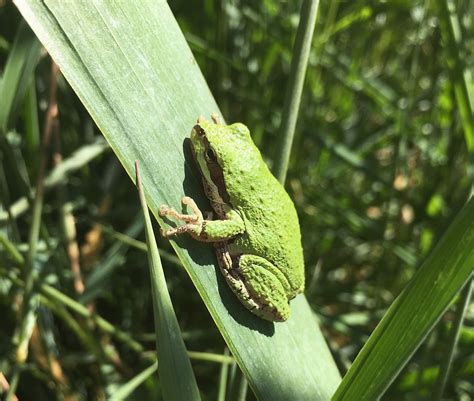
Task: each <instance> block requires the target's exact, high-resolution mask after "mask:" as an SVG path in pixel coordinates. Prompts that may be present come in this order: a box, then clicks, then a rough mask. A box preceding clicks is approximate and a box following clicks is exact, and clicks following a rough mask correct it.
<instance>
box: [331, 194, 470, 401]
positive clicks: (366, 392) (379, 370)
mask: <svg viewBox="0 0 474 401" xmlns="http://www.w3.org/2000/svg"><path fill="white" fill-rule="evenodd" d="M473 267H474V197H471V199H470V200H469V201H468V202H467V204H466V205H465V206H464V208H463V209H462V210H461V211H460V212H459V214H458V216H457V217H456V219H455V220H454V221H453V223H452V224H451V226H450V227H449V228H448V230H447V231H446V233H445V235H444V236H443V238H442V239H441V240H440V241H439V243H438V245H437V246H436V248H435V249H434V250H433V252H432V253H431V255H430V256H429V257H428V259H427V260H426V261H425V263H424V264H423V265H422V266H421V268H420V269H419V270H418V272H417V273H416V274H415V276H414V277H413V279H412V280H411V282H410V284H409V285H408V286H407V287H406V288H405V290H404V292H403V293H402V294H401V295H400V296H399V297H398V298H397V299H396V300H395V302H394V303H393V304H392V306H391V307H390V309H389V310H388V312H387V313H386V314H385V316H384V317H383V319H382V321H381V322H380V323H379V325H378V326H377V328H376V329H375V331H374V332H373V333H372V335H371V336H370V338H369V341H368V342H367V343H366V344H365V346H364V348H363V349H362V351H361V352H360V353H359V355H358V356H357V358H356V360H355V361H354V364H353V365H352V366H351V368H350V369H349V371H348V372H347V374H346V376H345V377H344V379H343V381H342V383H341V385H340V386H339V388H338V389H337V392H336V394H335V395H334V397H333V400H376V399H379V398H380V397H381V396H382V395H383V393H384V391H385V390H386V389H387V387H388V386H389V384H390V383H391V382H392V381H393V380H394V379H395V377H396V375H397V374H398V372H400V370H401V369H402V368H403V366H405V364H406V363H407V362H408V360H409V358H410V356H411V355H412V354H413V353H414V352H415V351H416V349H417V348H418V346H419V345H420V343H421V342H422V341H423V340H424V338H425V337H426V336H427V334H428V333H429V332H430V330H431V329H432V327H433V326H434V325H435V324H436V322H437V321H438V320H439V319H440V317H441V316H442V314H443V312H444V311H445V310H446V309H447V308H448V307H449V305H450V303H451V302H452V300H453V298H454V297H455V296H456V294H457V293H458V292H459V291H460V290H461V289H462V287H463V286H464V284H465V283H466V281H467V280H469V279H470V277H471V275H472V271H473Z"/></svg>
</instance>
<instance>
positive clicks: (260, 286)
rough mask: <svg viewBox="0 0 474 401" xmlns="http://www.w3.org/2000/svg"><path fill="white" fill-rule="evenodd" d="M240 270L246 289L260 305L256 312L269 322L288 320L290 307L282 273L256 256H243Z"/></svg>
mask: <svg viewBox="0 0 474 401" xmlns="http://www.w3.org/2000/svg"><path fill="white" fill-rule="evenodd" d="M239 269H240V271H241V274H242V276H243V279H244V283H245V287H246V288H247V290H248V291H249V293H250V294H251V295H252V297H251V298H253V299H254V300H255V301H256V303H257V305H258V307H257V309H256V310H255V311H254V312H255V313H256V314H258V315H260V316H262V317H263V318H265V319H269V320H277V321H282V320H286V319H288V317H289V315H290V307H289V305H288V297H287V296H286V292H285V288H284V284H286V283H285V281H286V279H285V278H284V276H283V275H282V273H281V272H280V271H279V270H278V269H277V268H276V267H275V266H273V265H272V264H271V263H270V262H269V261H267V260H266V259H264V258H261V257H260V256H255V255H242V256H241V257H240V261H239ZM280 276H282V277H280Z"/></svg>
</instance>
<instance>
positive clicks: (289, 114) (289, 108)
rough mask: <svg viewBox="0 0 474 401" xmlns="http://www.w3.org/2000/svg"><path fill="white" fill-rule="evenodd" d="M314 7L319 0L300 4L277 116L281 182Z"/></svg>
mask: <svg viewBox="0 0 474 401" xmlns="http://www.w3.org/2000/svg"><path fill="white" fill-rule="evenodd" d="M318 8H319V0H304V2H303V5H302V6H301V12H300V24H299V26H298V32H297V34H296V40H295V49H294V51H293V59H292V63H291V72H290V81H289V83H288V89H287V92H286V97H285V99H286V100H285V105H284V107H283V114H282V120H281V133H280V135H281V138H280V140H281V142H280V146H279V153H278V155H277V158H276V160H275V176H276V177H277V178H278V180H279V181H280V182H282V183H284V182H285V178H286V171H287V170H288V162H289V160H290V153H291V145H292V144H293V137H294V135H295V127H296V119H297V118H298V111H299V108H300V101H301V94H302V93H303V84H304V78H305V75H306V67H307V66H308V59H309V53H310V52H311V42H312V40H313V32H314V26H315V24H316V16H317V15H318Z"/></svg>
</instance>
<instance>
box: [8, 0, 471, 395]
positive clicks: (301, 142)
mask: <svg viewBox="0 0 474 401" xmlns="http://www.w3.org/2000/svg"><path fill="white" fill-rule="evenodd" d="M440 4H441V2H439V3H438V2H429V1H387V2H375V1H374V2H367V1H352V2H322V3H321V5H320V9H319V17H318V22H317V25H316V30H315V37H314V40H313V49H312V52H311V56H310V61H309V66H308V71H307V77H306V81H305V86H304V92H303V98H302V104H301V111H300V114H299V119H298V125H297V133H296V136H295V143H294V146H293V150H292V155H291V160H290V168H289V171H288V175H287V184H286V187H287V189H288V191H289V192H290V195H291V196H292V198H293V199H294V201H295V204H296V207H297V209H298V213H299V216H300V222H301V226H302V235H303V246H304V251H305V261H306V269H307V271H306V278H307V289H306V296H307V299H308V301H309V302H310V304H311V306H312V308H313V310H314V311H315V313H316V314H317V316H318V318H319V320H320V322H321V326H322V328H323V330H324V333H325V335H326V339H327V341H328V342H329V345H330V348H331V350H332V354H333V356H334V358H335V360H336V363H337V364H338V367H339V369H340V371H341V373H342V374H344V373H345V372H346V371H347V369H348V368H349V366H350V364H351V362H352V361H353V360H354V358H355V356H356V355H357V354H358V352H359V350H360V349H361V347H362V346H363V345H364V343H365V342H366V341H367V338H368V336H369V335H370V334H371V333H372V331H373V330H374V327H375V326H376V325H377V323H378V322H379V321H380V319H381V317H382V316H383V315H384V313H385V311H386V309H387V308H388V306H390V305H391V304H392V302H393V301H394V299H395V298H396V296H397V295H399V294H400V292H401V291H402V290H403V289H404V288H405V286H406V285H407V283H408V282H409V280H410V279H411V278H412V277H413V275H414V273H415V271H416V270H417V268H418V266H419V265H420V264H421V262H423V261H424V260H425V259H426V257H427V255H428V254H429V252H430V251H431V250H432V248H433V246H434V244H435V243H436V241H437V240H438V239H439V238H440V236H441V235H442V234H443V233H444V232H445V230H446V228H447V226H448V225H449V224H450V223H451V222H452V220H453V218H454V216H455V215H456V214H457V213H458V212H459V210H460V209H461V207H462V206H463V204H464V203H465V202H466V200H467V199H468V197H469V194H470V192H471V188H472V174H473V173H472V172H473V171H474V169H473V163H472V160H473V159H472V151H473V149H472V148H473V144H474V136H473V134H474V131H473V130H472V127H473V125H472V112H471V105H470V103H469V100H470V95H471V93H472V90H473V86H472V81H471V76H470V72H471V71H472V67H473V65H472V63H473V61H472V60H473V59H472V48H473V45H474V43H473V35H474V29H473V27H472V23H473V22H472V19H471V18H472V17H471V16H472V11H473V9H472V2H470V1H461V2H458V4H457V8H456V10H455V13H453V14H451V15H449V14H448V13H449V10H448V8H444V7H441V6H440ZM446 4H450V3H449V2H448V3H446ZM170 7H171V8H172V10H173V12H174V15H175V17H176V18H177V19H178V22H179V24H180V27H181V29H182V30H183V32H184V34H185V36H186V39H187V40H188V43H189V45H190V46H191V48H192V50H193V53H194V55H195V57H196V59H197V62H198V64H199V67H200V68H201V70H202V72H203V75H204V76H205V78H206V80H207V82H208V85H209V87H210V89H211V91H212V93H213V95H214V96H215V98H216V101H217V104H218V105H219V107H220V108H221V111H222V113H223V115H224V116H225V117H226V120H227V121H229V122H232V121H242V122H245V123H246V124H247V125H248V126H249V127H250V128H251V131H252V135H253V138H254V140H255V142H256V143H257V145H258V146H259V148H260V149H261V151H262V153H263V154H264V156H265V158H266V160H267V162H268V164H269V165H270V166H272V162H273V160H275V158H276V155H277V152H278V142H279V140H278V139H279V137H278V136H279V129H280V125H281V114H282V107H283V104H284V101H285V89H286V84H287V81H288V75H289V70H290V64H291V57H292V49H293V43H294V38H295V32H296V28H297V25H298V19H299V11H300V3H299V2H280V1H271V0H267V1H262V2H253V1H245V0H234V1H223V0H221V1H202V2H200V3H199V4H196V5H194V6H193V7H192V8H191V7H190V6H189V3H188V2H186V1H174V2H170ZM447 22H449V25H446V23H447ZM450 27H454V28H457V29H454V31H453V32H452V35H451V36H450V35H449V29H451V28H450ZM15 38H17V39H16V40H17V42H16V43H18V42H20V43H23V49H24V53H21V50H20V51H19V52H18V53H17V54H19V56H18V57H19V59H18V60H19V61H18V63H19V64H18V65H21V66H22V68H21V69H20V68H18V69H17V70H16V71H17V72H18V73H21V74H23V75H22V77H23V78H22V79H23V80H22V82H23V84H22V87H21V88H20V89H21V90H19V91H18V92H15V93H14V94H13V95H12V96H13V99H12V100H11V101H10V100H9V101H8V104H11V105H12V106H11V107H9V108H8V110H7V109H6V107H5V105H6V104H7V101H6V100H7V95H6V94H7V93H8V82H9V81H10V80H11V81H14V78H12V77H11V75H10V76H8V75H7V74H6V73H5V68H3V72H4V73H3V74H2V75H3V76H2V84H1V85H0V88H1V89H2V92H0V123H1V124H2V130H3V131H2V132H1V141H2V142H1V147H2V148H1V149H2V153H1V157H2V158H1V162H2V174H1V176H0V181H1V186H0V188H1V201H2V205H1V206H2V210H1V216H0V235H1V238H2V245H0V269H1V270H0V273H1V279H0V316H2V319H1V321H0V330H1V333H2V336H1V338H0V372H2V374H3V375H4V376H2V379H3V378H5V379H8V380H10V378H11V377H12V375H13V376H14V372H15V369H16V365H15V363H14V360H15V357H17V356H18V355H17V354H15V353H17V352H18V348H15V347H14V345H13V342H12V339H13V338H14V335H15V328H16V327H17V326H18V325H19V324H20V323H22V324H23V322H26V323H24V324H28V320H21V319H20V318H19V308H20V307H19V305H20V304H21V302H22V300H21V299H22V296H23V288H24V286H25V285H26V286H28V283H26V284H25V283H24V282H22V281H21V278H20V277H19V276H18V275H17V274H16V273H15V270H14V269H11V268H10V267H9V266H10V265H11V264H12V263H13V262H15V263H20V262H22V261H23V262H25V261H26V263H30V265H31V266H30V268H31V269H32V270H33V271H34V270H35V269H40V268H42V270H43V272H44V273H43V276H42V283H43V284H42V287H41V291H40V294H41V295H40V298H37V297H32V299H31V300H30V301H31V302H33V303H34V302H37V303H40V305H41V306H40V307H39V309H38V319H37V321H36V325H35V328H34V330H33V335H32V337H31V341H30V343H29V348H30V355H29V357H28V360H27V363H26V364H25V365H24V366H23V367H22V372H21V375H20V376H19V377H20V385H19V387H18V390H17V392H16V394H17V395H18V397H19V399H20V400H21V399H33V397H34V399H38V400H41V399H79V398H87V399H104V398H105V397H107V396H110V395H111V394H114V393H116V391H117V389H119V388H121V385H122V384H123V383H125V382H126V381H128V380H130V379H132V378H133V377H135V376H136V375H138V374H139V373H140V372H141V371H142V370H144V369H146V368H147V367H149V366H150V364H151V363H152V361H153V356H154V353H153V349H154V341H155V335H154V323H153V308H152V299H151V292H150V283H149V272H148V268H147V260H146V257H145V254H144V250H145V249H146V247H145V246H144V244H143V243H142V242H140V241H143V240H144V238H145V236H144V233H143V223H142V215H141V211H140V206H139V202H138V198H137V195H136V191H135V189H134V187H133V185H132V183H131V181H130V180H129V178H128V177H127V175H126V174H124V172H123V169H122V167H121V166H120V164H119V163H118V161H117V159H116V156H115V155H114V153H113V152H112V151H111V150H110V149H109V148H108V147H107V145H106V144H105V142H104V141H103V139H102V136H101V134H100V131H99V130H98V129H97V127H96V126H95V125H94V123H93V121H92V120H91V118H90V117H89V115H88V113H87V112H86V110H85V109H84V108H83V106H82V104H81V102H80V101H79V100H78V98H77V97H76V95H75V94H74V92H73V91H72V89H71V88H70V87H69V85H68V83H67V82H66V81H65V80H64V79H63V78H62V77H61V76H60V74H59V72H57V71H56V70H54V68H53V69H52V68H51V59H50V58H49V57H48V55H47V54H46V53H45V52H44V50H43V49H42V48H41V46H40V45H39V42H37V40H36V39H35V37H34V35H33V34H32V33H31V31H29V30H28V29H27V28H26V25H25V24H23V23H22V17H21V16H20V14H19V12H18V11H17V9H16V8H15V7H14V6H13V5H12V4H11V3H9V2H6V3H3V4H2V5H1V8H0V65H2V66H5V65H6V63H7V60H9V57H10V60H11V52H12V51H13V50H12V49H14V48H18V46H15ZM450 38H451V39H450ZM453 38H454V41H453ZM20 49H21V46H20ZM21 60H23V61H24V64H22V63H23V61H21ZM25 60H26V61H25ZM10 62H11V61H10ZM459 66H462V68H461V69H459ZM13 70H14V69H13ZM56 78H58V86H57V89H56V90H54V89H53V92H56V93H57V106H58V110H59V116H58V118H57V121H58V125H54V128H52V129H51V130H50V131H51V133H52V138H51V143H50V147H49V150H48V151H44V150H43V151H42V150H41V147H40V142H41V135H42V134H43V133H44V132H45V131H46V128H45V129H40V130H39V129H38V126H39V127H43V126H46V124H47V121H48V116H51V115H52V114H53V115H54V110H52V109H51V107H50V105H51V90H52V88H54V86H55V84H54V82H55V81H56ZM2 85H3V86H2ZM463 85H464V86H463ZM463 87H464V89H463ZM17 93H21V96H20V95H18V96H17ZM463 102H464V103H463ZM48 106H49V109H48ZM49 118H51V117H49ZM44 155H45V156H46V157H45V160H46V177H47V179H46V181H45V197H44V204H43V205H42V206H43V208H42V209H43V211H42V220H41V224H40V225H39V226H38V230H39V241H38V243H37V249H36V255H35V258H34V260H29V257H30V256H29V255H31V252H32V251H31V242H30V245H28V242H29V237H31V226H32V222H34V221H35V217H34V215H33V214H32V212H31V210H33V208H32V206H31V203H30V204H28V202H26V203H25V201H23V202H22V201H21V199H25V197H26V198H28V199H30V198H31V194H32V189H33V188H34V187H35V186H36V182H37V180H38V177H39V176H40V177H41V174H43V172H42V169H41V168H38V166H39V165H40V164H41V162H40V159H41V158H42V156H44ZM61 160H62V161H63V164H62V170H61V169H60V170H59V171H58V170H57V169H56V170H54V174H52V173H51V171H52V168H53V167H54V165H56V164H58V163H60V161H61ZM66 161H68V163H65V162H66ZM8 210H11V211H12V212H11V215H10V216H9V215H8V213H7V211H8ZM34 210H37V209H34ZM30 239H31V238H30ZM158 242H159V247H160V251H162V252H161V256H162V258H163V264H164V269H165V272H166V278H167V283H168V288H169V290H170V293H171V298H172V301H173V305H174V308H175V310H176V315H177V316H178V319H179V323H180V327H181V329H182V331H183V336H184V339H185V342H186V346H187V349H188V350H190V351H194V352H203V353H204V354H196V353H194V354H193V355H192V356H193V368H194V372H195V375H196V379H197V383H198V386H199V389H200V391H201V395H202V397H203V399H216V398H217V397H218V396H219V391H220V389H221V388H222V381H220V377H224V378H225V377H226V376H225V375H229V377H230V378H231V380H230V382H229V385H228V396H227V398H226V399H237V398H238V397H240V399H245V392H246V391H245V389H246V387H247V385H246V382H245V380H242V379H241V376H240V374H239V372H238V368H236V366H235V364H232V363H231V364H230V367H229V365H228V362H230V361H231V360H229V357H228V356H227V355H228V353H227V351H224V350H225V343H224V341H223V339H222V337H221V335H220V333H219V332H218V330H217V329H216V328H215V325H214V322H213V321H212V319H211V317H210V315H209V313H208V312H207V310H206V308H205V307H204V304H203V302H202V301H201V298H200V297H199V295H198V293H197V292H196V291H195V289H194V286H193V284H192V282H191V280H190V279H189V277H188V276H187V274H186V272H185V271H184V270H183V269H182V268H181V267H180V262H179V261H178V260H177V258H176V257H174V256H173V255H172V254H171V252H172V251H171V248H170V247H169V244H168V243H167V242H166V241H162V240H161V239H159V240H158ZM12 243H13V244H14V248H13V250H12V248H11V244H12ZM9 247H10V248H9ZM16 251H17V252H16ZM15 257H16V258H17V259H15ZM12 260H13V262H12ZM13 264H14V263H13ZM75 269H76V270H75ZM77 272H80V274H78V273H77ZM54 288H59V289H60V291H61V292H59V293H57V292H54ZM84 289H85V291H84ZM64 294H66V295H68V296H69V297H71V298H72V299H73V300H75V301H73V302H75V303H74V304H73V306H74V307H75V308H76V309H73V311H71V310H70V309H66V308H65V307H64V304H65V301H64V298H61V297H63V296H64ZM464 299H465V298H464ZM68 302H69V301H68ZM81 306H82V309H81ZM454 310H455V309H454V308H453V309H452V310H450V311H449V312H448V313H447V314H446V315H445V316H444V317H443V319H442V320H441V321H440V323H439V324H438V325H437V326H436V328H435V329H434V330H433V332H432V333H431V334H430V335H429V337H428V338H427V339H426V341H425V342H424V343H423V344H422V346H421V347H420V349H419V350H418V351H417V352H416V353H415V354H414V355H413V357H412V359H411V360H410V362H409V363H408V364H407V366H406V367H405V368H404V370H403V371H402V372H400V374H399V376H398V378H397V380H396V381H395V382H394V383H393V384H392V385H391V387H390V388H389V390H388V392H387V393H386V394H385V396H384V399H387V400H400V399H407V400H409V399H422V397H426V398H427V399H431V398H430V395H431V394H432V392H433V389H434V388H435V387H436V384H435V381H436V378H437V376H438V373H439V367H440V365H442V361H443V360H444V359H445V355H446V353H447V352H448V347H447V344H448V343H449V338H450V328H451V327H452V325H453V321H456V317H457V316H458V314H457V313H455V312H454ZM91 312H96V313H97V314H96V315H94V316H100V317H102V318H103V319H105V320H106V321H107V322H110V324H111V326H107V324H108V323H107V322H105V321H102V320H100V319H99V320H98V319H97V317H95V318H93V319H89V318H88V317H87V315H89V314H90V313H91ZM19 322H20V323H19ZM473 324H474V311H473V309H472V305H471V308H470V309H469V308H468V309H467V312H466V317H465V320H464V327H463V328H462V329H461V331H460V339H459V343H458V347H457V349H456V353H455V360H454V364H453V365H452V370H451V375H450V376H449V377H448V383H447V387H446V391H445V395H444V397H445V398H447V399H463V400H469V399H471V398H472V397H473V396H474V385H473V383H472V377H473V374H474V359H473V356H474V355H473V354H474V352H473V349H474V345H473V344H474V328H473ZM105 326H107V327H108V328H107V329H106V330H104V329H103V328H104V327H105ZM117 330H120V331H121V332H124V333H125V332H126V333H128V334H123V333H122V334H123V335H122V336H121V337H120V334H119V340H117V338H116V337H117ZM112 335H113V336H114V338H112ZM275 352H277V350H276V351H275ZM151 369H153V368H151ZM225 369H230V372H229V371H227V372H226V371H225ZM223 370H224V372H223ZM151 371H152V370H150V371H149V372H148V373H151ZM0 384H1V383H0ZM160 391H161V390H160V383H159V381H158V380H157V379H156V377H155V375H151V376H149V377H148V378H147V379H146V381H145V382H144V384H143V385H141V386H139V387H138V389H137V390H136V391H135V392H134V393H133V396H132V399H156V398H158V397H159V396H160ZM229 394H230V395H229ZM246 397H247V399H249V400H251V399H254V396H253V394H252V393H251V391H249V392H248V394H247V395H246Z"/></svg>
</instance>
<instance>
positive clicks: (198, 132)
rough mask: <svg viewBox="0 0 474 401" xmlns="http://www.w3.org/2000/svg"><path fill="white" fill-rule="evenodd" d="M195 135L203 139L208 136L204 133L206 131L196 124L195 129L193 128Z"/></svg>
mask: <svg viewBox="0 0 474 401" xmlns="http://www.w3.org/2000/svg"><path fill="white" fill-rule="evenodd" d="M193 133H194V134H195V135H197V136H199V137H201V138H202V137H203V136H205V135H206V133H205V132H204V130H203V129H202V127H201V126H200V125H199V124H196V125H195V126H194V127H193Z"/></svg>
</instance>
